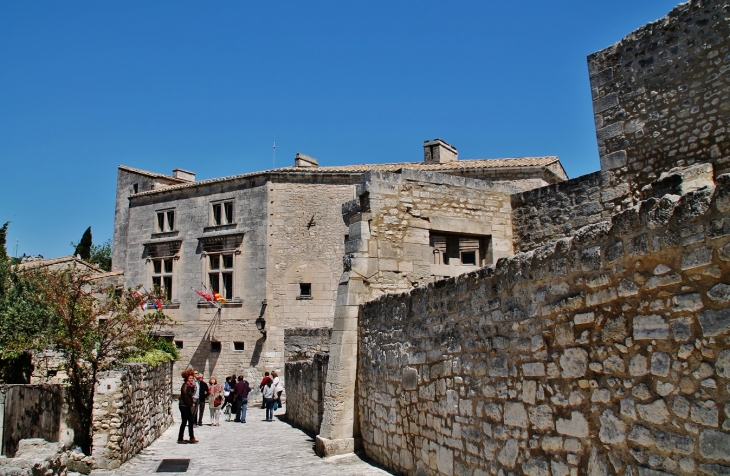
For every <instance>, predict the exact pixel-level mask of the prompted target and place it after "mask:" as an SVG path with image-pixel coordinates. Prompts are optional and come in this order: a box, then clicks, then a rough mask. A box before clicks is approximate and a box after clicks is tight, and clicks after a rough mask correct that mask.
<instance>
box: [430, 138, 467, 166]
mask: <svg viewBox="0 0 730 476" xmlns="http://www.w3.org/2000/svg"><path fill="white" fill-rule="evenodd" d="M455 160H459V152H457V151H456V147H454V146H452V145H450V144H447V143H446V142H445V141H443V140H441V139H434V140H427V141H423V161H424V162H425V163H427V164H445V163H447V162H454V161H455Z"/></svg>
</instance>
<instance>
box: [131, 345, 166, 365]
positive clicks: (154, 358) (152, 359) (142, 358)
mask: <svg viewBox="0 0 730 476" xmlns="http://www.w3.org/2000/svg"><path fill="white" fill-rule="evenodd" d="M173 360H175V359H174V358H173V357H172V355H170V354H168V353H167V352H165V351H164V350H159V349H152V350H148V351H147V352H145V353H143V354H137V355H133V356H131V357H128V358H127V359H126V360H125V362H127V363H146V364H149V365H151V366H152V367H157V366H158V365H160V364H164V363H165V362H171V361H173Z"/></svg>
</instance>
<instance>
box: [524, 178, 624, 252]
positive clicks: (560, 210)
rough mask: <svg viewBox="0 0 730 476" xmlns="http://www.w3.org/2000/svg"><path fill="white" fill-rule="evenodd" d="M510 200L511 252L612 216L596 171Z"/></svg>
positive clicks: (567, 234)
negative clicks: (512, 248)
mask: <svg viewBox="0 0 730 476" xmlns="http://www.w3.org/2000/svg"><path fill="white" fill-rule="evenodd" d="M626 190H627V191H628V187H627V189H626ZM510 199H511V203H512V228H513V240H514V249H515V251H518V252H519V251H528V250H531V249H533V248H536V247H537V246H539V245H541V244H543V243H546V242H548V241H552V240H557V239H558V238H565V237H566V236H572V235H573V234H575V232H576V231H577V230H578V229H579V228H581V227H584V226H586V225H590V224H592V223H597V222H599V221H602V220H605V219H607V218H610V216H611V215H612V214H613V206H612V204H611V200H612V196H611V195H609V196H605V195H604V194H602V193H601V174H600V172H595V173H592V174H588V175H583V176H581V177H577V178H574V179H572V180H566V181H565V182H559V183H556V184H553V185H548V186H546V187H541V188H537V189H533V190H529V191H527V192H522V193H516V194H514V195H512V196H511V197H510ZM604 200H607V203H604Z"/></svg>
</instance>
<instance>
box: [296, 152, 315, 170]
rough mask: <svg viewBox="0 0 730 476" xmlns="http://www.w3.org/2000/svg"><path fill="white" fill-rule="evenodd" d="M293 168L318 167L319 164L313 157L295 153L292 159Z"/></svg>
mask: <svg viewBox="0 0 730 476" xmlns="http://www.w3.org/2000/svg"><path fill="white" fill-rule="evenodd" d="M294 167H319V162H317V159H315V158H314V157H310V156H308V155H304V154H302V153H299V152H297V156H296V157H294Z"/></svg>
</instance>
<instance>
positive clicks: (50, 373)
mask: <svg viewBox="0 0 730 476" xmlns="http://www.w3.org/2000/svg"><path fill="white" fill-rule="evenodd" d="M56 375H58V370H46V377H47V378H51V377H55V376H56Z"/></svg>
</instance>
